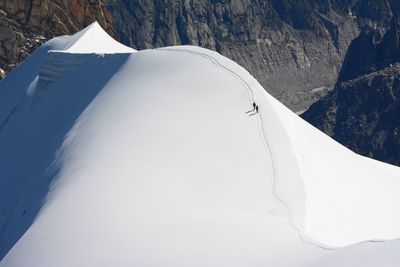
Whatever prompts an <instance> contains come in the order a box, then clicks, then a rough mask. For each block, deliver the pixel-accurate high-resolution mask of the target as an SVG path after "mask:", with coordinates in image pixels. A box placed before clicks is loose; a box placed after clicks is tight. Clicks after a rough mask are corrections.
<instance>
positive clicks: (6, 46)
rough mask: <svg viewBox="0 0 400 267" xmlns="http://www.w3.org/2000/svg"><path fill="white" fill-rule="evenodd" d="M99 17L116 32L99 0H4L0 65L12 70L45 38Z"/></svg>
mask: <svg viewBox="0 0 400 267" xmlns="http://www.w3.org/2000/svg"><path fill="white" fill-rule="evenodd" d="M94 20H97V21H98V22H99V23H100V24H101V25H102V26H103V28H105V29H106V30H107V31H108V32H109V33H111V34H113V30H112V24H111V16H110V14H109V12H108V11H107V10H106V9H105V8H104V5H103V1H99V0H0V67H1V68H3V69H5V70H6V71H9V70H10V69H12V68H14V67H15V66H16V65H17V64H18V63H19V62H20V61H22V60H23V59H24V58H25V57H27V56H28V55H29V54H30V53H31V52H32V51H33V50H34V49H35V48H37V47H39V46H40V45H41V44H42V43H43V42H44V41H46V40H48V39H50V38H52V37H54V36H58V35H64V34H72V33H75V32H77V31H78V30H80V29H82V28H83V27H85V26H87V25H88V24H90V23H91V22H93V21H94Z"/></svg>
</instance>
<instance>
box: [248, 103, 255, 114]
mask: <svg viewBox="0 0 400 267" xmlns="http://www.w3.org/2000/svg"><path fill="white" fill-rule="evenodd" d="M256 107H257V104H256V103H255V102H253V109H252V110H249V111H247V112H246V114H248V113H251V112H254V111H255V110H256Z"/></svg>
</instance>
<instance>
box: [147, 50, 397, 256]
mask: <svg viewBox="0 0 400 267" xmlns="http://www.w3.org/2000/svg"><path fill="white" fill-rule="evenodd" d="M157 50H158V51H167V52H173V53H186V54H192V55H195V56H199V57H203V58H206V59H208V60H210V61H211V62H212V63H213V64H214V65H215V66H217V67H219V68H221V69H223V70H225V71H227V72H229V73H230V74H231V75H232V76H233V77H235V78H236V79H237V80H238V81H239V82H240V83H241V84H242V85H243V86H244V88H245V90H246V91H247V93H248V95H249V100H250V101H251V104H252V103H256V101H255V97H254V92H253V89H252V88H251V86H250V85H249V84H248V83H247V82H246V80H245V79H244V78H243V77H241V76H240V75H239V74H237V73H236V72H235V71H233V70H231V69H230V68H228V67H226V66H225V65H223V64H222V63H220V62H219V61H218V60H217V59H216V58H215V57H213V56H211V55H208V54H206V53H201V52H196V51H193V50H189V49H181V48H175V49H174V48H157V49H153V50H152V51H157ZM256 104H257V103H256ZM255 115H258V116H257V117H258V118H259V120H258V122H259V123H258V132H259V134H260V136H261V138H262V139H263V143H264V149H265V151H266V153H267V155H268V157H269V158H270V160H271V164H272V170H271V174H272V196H273V197H274V198H275V199H276V200H277V201H278V202H280V203H281V204H283V206H284V207H285V209H286V212H287V214H288V221H289V224H290V225H291V226H292V228H293V229H294V230H295V231H296V233H297V236H298V237H299V238H300V240H302V241H303V242H305V243H308V244H310V245H312V246H316V247H319V248H321V249H324V250H336V249H338V247H333V246H328V245H324V244H322V243H320V242H317V241H316V240H312V239H310V238H308V237H306V236H305V235H304V234H303V233H302V232H301V230H300V229H299V228H298V227H297V226H296V224H295V222H294V218H293V212H292V209H291V207H290V205H289V204H288V203H287V202H286V201H285V200H284V199H283V197H281V196H280V195H279V193H278V192H277V191H278V190H277V178H276V172H277V167H276V160H275V156H274V152H273V149H272V146H271V143H270V138H268V134H267V132H266V131H265V129H264V127H263V126H264V118H263V117H262V115H261V113H257V114H255ZM390 240H392V239H370V240H365V241H361V242H356V243H354V244H352V245H358V244H363V243H380V242H386V241H390ZM352 245H351V246H352ZM345 247H346V246H345Z"/></svg>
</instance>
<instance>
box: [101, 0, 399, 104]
mask: <svg viewBox="0 0 400 267" xmlns="http://www.w3.org/2000/svg"><path fill="white" fill-rule="evenodd" d="M107 8H108V9H109V10H110V11H111V13H112V15H113V22H114V26H115V29H116V31H117V35H118V37H119V39H120V41H122V42H123V43H124V44H127V45H130V46H132V47H134V48H137V49H145V48H152V47H161V46H169V45H178V44H194V45H199V46H202V47H206V48H209V49H213V50H216V51H218V52H220V53H221V54H223V55H225V56H227V57H229V58H231V59H233V60H235V61H236V62H238V63H239V64H241V65H242V66H244V67H245V68H246V69H247V70H248V71H250V72H251V74H253V75H254V76H255V77H256V78H257V79H258V81H259V82H260V83H261V84H262V85H263V86H264V87H265V88H266V89H267V90H268V91H269V92H270V93H272V94H273V95H274V96H275V97H277V98H278V99H279V100H281V101H282V102H283V103H285V104H286V105H287V106H289V107H290V108H291V109H292V110H294V111H301V110H304V109H306V108H307V107H308V106H309V105H310V104H311V103H313V102H314V101H316V100H317V99H319V98H320V97H321V96H322V95H324V94H325V93H326V92H327V91H328V90H329V89H330V88H332V87H333V86H334V84H335V82H336V79H337V76H338V72H339V70H340V68H341V65H342V62H343V59H344V56H345V54H346V51H347V48H348V46H349V44H350V42H351V41H352V40H353V39H354V38H355V37H357V35H358V34H359V32H360V30H361V29H363V28H364V27H368V28H369V27H382V28H386V27H387V24H388V23H389V22H390V18H391V16H392V11H391V6H390V4H389V2H388V0H323V1H322V0H252V1H250V0H195V1H191V0H185V1H183V0H182V1H171V0H157V1H155V0H153V1H143V0H109V1H108V4H107Z"/></svg>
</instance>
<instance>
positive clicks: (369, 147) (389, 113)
mask: <svg viewBox="0 0 400 267" xmlns="http://www.w3.org/2000/svg"><path fill="white" fill-rule="evenodd" d="M396 11H397V9H396ZM399 15H400V13H398V12H395V15H394V16H393V18H392V21H391V26H390V30H388V31H386V32H385V31H383V30H382V29H381V28H379V27H377V28H375V29H371V30H369V31H364V32H362V33H361V34H360V36H359V37H358V38H357V39H355V40H354V41H353V42H352V44H351V45H350V48H349V51H348V53H347V56H346V60H345V63H344V65H343V68H342V70H341V73H340V77H339V80H338V83H337V84H336V87H335V89H334V90H333V91H332V92H330V93H329V94H328V95H327V96H326V97H324V98H323V99H322V100H320V101H318V102H317V103H315V104H314V105H312V106H311V107H310V109H309V110H307V111H306V112H305V113H304V114H303V115H302V116H303V118H304V119H306V120H307V121H309V122H310V123H311V124H313V125H315V126H316V127H318V128H319V129H321V130H322V131H324V132H325V133H327V134H328V135H330V136H332V137H333V138H335V139H336V140H337V141H338V142H340V143H342V144H343V145H345V146H347V147H349V148H350V149H352V150H354V151H356V152H357V153H360V154H362V155H366V156H369V157H372V158H375V159H378V160H381V161H385V162H388V163H392V164H396V165H400V18H399Z"/></svg>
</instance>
